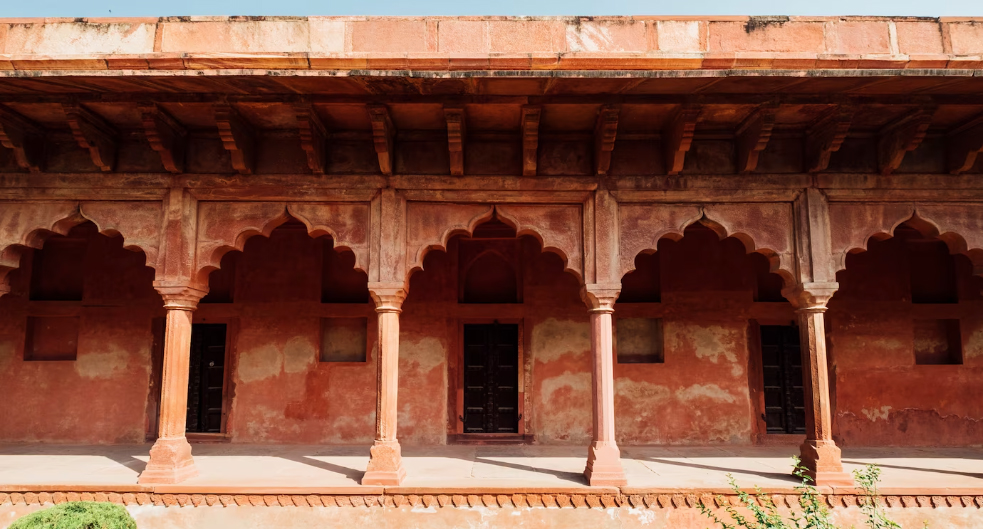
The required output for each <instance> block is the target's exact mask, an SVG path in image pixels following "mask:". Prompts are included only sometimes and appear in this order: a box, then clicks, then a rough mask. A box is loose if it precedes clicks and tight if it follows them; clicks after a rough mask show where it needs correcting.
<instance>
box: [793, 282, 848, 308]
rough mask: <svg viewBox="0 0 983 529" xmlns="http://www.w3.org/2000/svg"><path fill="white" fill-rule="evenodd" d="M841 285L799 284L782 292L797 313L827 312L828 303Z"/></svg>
mask: <svg viewBox="0 0 983 529" xmlns="http://www.w3.org/2000/svg"><path fill="white" fill-rule="evenodd" d="M838 288H839V283H799V284H797V285H795V286H793V287H791V288H788V289H786V290H784V291H783V292H782V295H784V296H785V298H786V299H788V300H789V302H791V303H792V306H793V307H795V310H796V312H825V311H826V303H828V302H829V299H830V298H832V297H833V294H835V293H836V290H837V289H838Z"/></svg>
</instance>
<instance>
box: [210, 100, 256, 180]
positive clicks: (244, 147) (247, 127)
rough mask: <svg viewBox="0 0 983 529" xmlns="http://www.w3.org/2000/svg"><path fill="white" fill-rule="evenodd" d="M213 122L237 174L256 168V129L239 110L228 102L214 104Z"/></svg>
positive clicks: (253, 170)
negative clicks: (230, 156)
mask: <svg viewBox="0 0 983 529" xmlns="http://www.w3.org/2000/svg"><path fill="white" fill-rule="evenodd" d="M215 124H216V125H217V126H218V135H219V137H221V138H222V145H223V146H224V147H225V150H227V151H229V154H231V155H232V167H233V168H235V170H236V171H238V172H239V174H253V172H255V170H256V131H255V130H254V129H253V126H252V125H251V124H250V123H249V122H248V121H246V119H245V118H243V117H242V115H240V114H239V111H237V110H236V109H235V107H233V106H232V105H230V104H228V103H217V104H216V105H215Z"/></svg>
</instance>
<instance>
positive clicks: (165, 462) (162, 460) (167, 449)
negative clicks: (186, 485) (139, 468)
mask: <svg viewBox="0 0 983 529" xmlns="http://www.w3.org/2000/svg"><path fill="white" fill-rule="evenodd" d="M197 475H198V467H196V466H195V461H194V459H192V458H191V445H190V444H188V440H187V439H186V438H184V437H177V438H172V439H157V442H155V443H154V446H153V447H152V448H151V449H150V461H149V462H148V463H147V468H146V469H145V470H144V471H143V473H141V474H140V480H139V483H140V484H141V485H167V484H172V483H180V482H182V481H184V480H186V479H190V478H193V477H195V476H197Z"/></svg>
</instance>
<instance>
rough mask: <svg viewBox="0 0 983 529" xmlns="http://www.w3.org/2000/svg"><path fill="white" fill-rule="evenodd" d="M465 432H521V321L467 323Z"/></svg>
mask: <svg viewBox="0 0 983 529" xmlns="http://www.w3.org/2000/svg"><path fill="white" fill-rule="evenodd" d="M463 371H464V414H463V415H462V416H461V417H460V419H461V422H462V423H463V425H464V433H465V434H518V433H519V421H520V420H521V419H522V415H521V414H520V412H519V325H518V324H516V323H497V322H496V323H490V324H484V323H482V324H471V323H467V324H464V370H463Z"/></svg>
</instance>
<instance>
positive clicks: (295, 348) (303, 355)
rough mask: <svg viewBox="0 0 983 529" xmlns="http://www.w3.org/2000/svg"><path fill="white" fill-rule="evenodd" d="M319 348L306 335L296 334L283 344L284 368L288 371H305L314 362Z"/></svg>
mask: <svg viewBox="0 0 983 529" xmlns="http://www.w3.org/2000/svg"><path fill="white" fill-rule="evenodd" d="M316 354H317V350H316V349H315V347H314V343H313V342H311V340H310V339H308V338H306V337H304V336H294V337H293V338H291V339H289V340H287V343H286V345H284V346H283V370H284V371H286V372H287V373H303V372H305V371H307V370H308V369H309V366H310V365H311V364H313V363H314V356H315V355H316Z"/></svg>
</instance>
